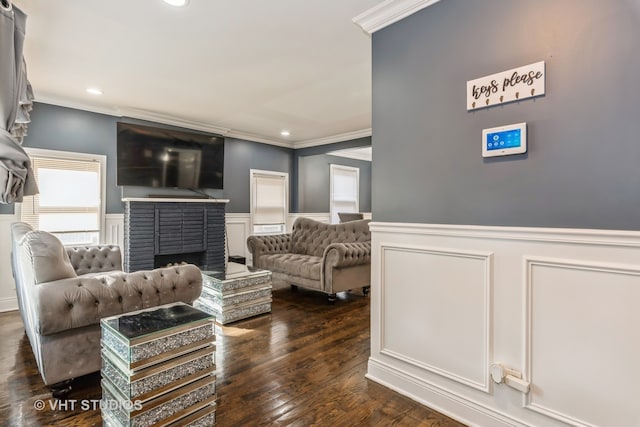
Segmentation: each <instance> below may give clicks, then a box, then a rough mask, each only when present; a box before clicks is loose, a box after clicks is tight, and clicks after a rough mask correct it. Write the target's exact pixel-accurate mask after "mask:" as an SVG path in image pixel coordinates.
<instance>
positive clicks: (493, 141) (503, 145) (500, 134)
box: [482, 123, 527, 157]
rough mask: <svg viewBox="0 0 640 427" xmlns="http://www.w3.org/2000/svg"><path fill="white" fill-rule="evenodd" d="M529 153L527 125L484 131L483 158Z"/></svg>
mask: <svg viewBox="0 0 640 427" xmlns="http://www.w3.org/2000/svg"><path fill="white" fill-rule="evenodd" d="M526 152H527V123H517V124H514V125H508V126H499V127H496V128H490V129H483V130H482V157H495V156H508V155H510V154H521V153H526Z"/></svg>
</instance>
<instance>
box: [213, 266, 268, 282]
mask: <svg viewBox="0 0 640 427" xmlns="http://www.w3.org/2000/svg"><path fill="white" fill-rule="evenodd" d="M202 274H203V275H205V276H208V277H210V278H212V279H215V280H218V281H221V282H224V281H227V280H237V279H243V278H247V277H255V276H262V275H268V274H271V272H270V271H268V270H261V269H259V268H253V267H250V266H247V265H244V264H238V263H236V262H230V263H227V266H226V269H225V271H222V270H212V271H203V272H202Z"/></svg>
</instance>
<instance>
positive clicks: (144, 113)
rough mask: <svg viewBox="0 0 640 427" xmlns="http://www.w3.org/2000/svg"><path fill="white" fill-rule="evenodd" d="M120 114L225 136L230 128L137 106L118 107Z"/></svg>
mask: <svg viewBox="0 0 640 427" xmlns="http://www.w3.org/2000/svg"><path fill="white" fill-rule="evenodd" d="M120 112H121V113H122V116H126V117H132V118H134V119H140V120H149V121H151V122H156V123H162V124H165V125H171V126H178V127H183V128H186V129H193V130H200V131H203V132H209V133H215V134H218V135H221V136H227V135H228V134H229V132H231V129H229V128H225V127H221V126H214V125H210V124H207V123H202V122H195V121H192V120H186V119H179V118H176V117H173V116H167V115H164V114H161V113H155V112H153V111H148V110H141V109H137V108H122V109H120Z"/></svg>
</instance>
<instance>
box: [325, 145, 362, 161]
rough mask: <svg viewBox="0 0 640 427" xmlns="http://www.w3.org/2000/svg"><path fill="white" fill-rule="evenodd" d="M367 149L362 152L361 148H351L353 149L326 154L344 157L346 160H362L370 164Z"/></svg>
mask: <svg viewBox="0 0 640 427" xmlns="http://www.w3.org/2000/svg"><path fill="white" fill-rule="evenodd" d="M368 148H369V149H368V150H367V151H366V152H363V151H362V147H356V148H353V149H345V150H338V151H330V152H328V153H327V154H328V155H329V156H338V157H346V158H348V159H355V160H364V161H366V162H370V161H371V147H368Z"/></svg>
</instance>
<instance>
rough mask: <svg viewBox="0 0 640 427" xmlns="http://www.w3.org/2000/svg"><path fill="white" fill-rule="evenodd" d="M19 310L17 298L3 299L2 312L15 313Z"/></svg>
mask: <svg viewBox="0 0 640 427" xmlns="http://www.w3.org/2000/svg"><path fill="white" fill-rule="evenodd" d="M17 309H18V299H17V298H15V297H14V298H2V299H0V312H5V311H15V310H17Z"/></svg>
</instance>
